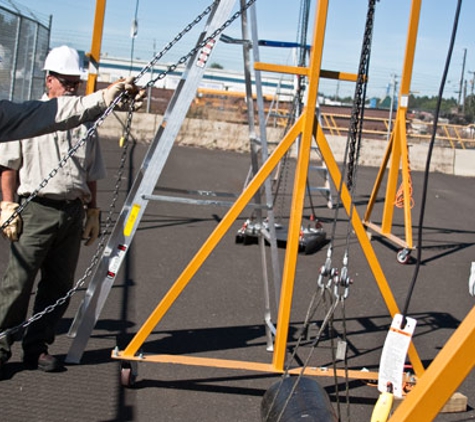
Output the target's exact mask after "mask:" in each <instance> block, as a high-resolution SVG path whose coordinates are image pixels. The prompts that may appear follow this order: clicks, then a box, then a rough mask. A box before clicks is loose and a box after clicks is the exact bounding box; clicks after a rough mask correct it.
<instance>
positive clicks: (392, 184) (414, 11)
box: [364, 0, 422, 250]
mask: <svg viewBox="0 0 475 422" xmlns="http://www.w3.org/2000/svg"><path fill="white" fill-rule="evenodd" d="M421 2H422V0H414V1H413V2H412V6H411V14H410V19H409V29H408V35H407V42H406V53H405V60H404V65H403V73H402V77H401V87H400V92H399V101H398V109H397V114H396V121H395V124H394V129H393V131H392V133H391V138H390V140H389V143H388V146H387V148H386V152H385V154H384V158H383V162H382V164H381V167H380V169H379V173H378V176H377V177H376V182H375V185H374V188H373V191H372V193H371V197H370V199H369V202H368V206H367V209H366V213H365V216H364V224H365V225H366V226H367V227H368V228H370V229H371V230H373V231H375V232H377V233H378V234H380V235H383V236H385V237H387V238H388V239H390V240H391V241H392V242H394V243H396V244H397V245H399V246H401V247H403V248H406V249H408V250H411V249H413V241H412V216H411V202H412V197H411V175H410V166H409V151H408V145H407V136H406V135H407V132H406V125H407V121H406V115H407V106H408V101H409V94H410V84H411V77H412V68H413V63H414V54H415V50H416V39H417V30H418V26H419V16H420V9H421ZM390 159H391V161H390V165H389V172H388V178H387V185H386V195H385V197H384V198H385V200H384V208H383V216H382V223H381V226H378V225H377V224H375V223H373V222H371V213H372V211H373V206H374V203H375V201H376V198H377V195H378V192H379V188H380V187H381V183H382V180H383V177H384V175H385V173H386V170H387V166H388V162H389V160H390ZM400 170H401V178H402V193H403V195H402V204H403V209H404V230H405V240H403V239H401V238H399V237H397V236H395V235H393V234H392V232H391V230H392V222H393V216H394V207H395V201H396V189H397V183H398V179H399V171H400Z"/></svg>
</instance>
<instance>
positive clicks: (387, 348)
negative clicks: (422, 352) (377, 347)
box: [378, 314, 417, 397]
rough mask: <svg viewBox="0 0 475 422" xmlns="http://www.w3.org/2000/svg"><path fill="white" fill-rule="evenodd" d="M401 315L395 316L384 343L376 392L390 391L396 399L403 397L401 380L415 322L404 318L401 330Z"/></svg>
mask: <svg viewBox="0 0 475 422" xmlns="http://www.w3.org/2000/svg"><path fill="white" fill-rule="evenodd" d="M402 318H403V317H402V315H400V314H396V315H395V316H394V318H393V322H392V323H391V327H390V328H389V332H388V335H387V336H386V341H385V342H384V346H383V352H382V354H381V361H380V364H379V378H378V390H379V391H380V392H381V393H385V392H387V391H388V387H389V386H391V391H392V393H393V394H394V396H396V397H402V396H403V390H402V380H403V373H404V364H405V361H406V355H407V350H408V348H409V344H410V343H411V338H412V334H413V333H414V330H415V328H416V323H417V321H416V320H415V319H413V318H409V317H406V325H405V326H404V328H401V324H402Z"/></svg>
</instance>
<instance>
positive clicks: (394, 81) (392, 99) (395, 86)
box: [386, 73, 397, 142]
mask: <svg viewBox="0 0 475 422" xmlns="http://www.w3.org/2000/svg"><path fill="white" fill-rule="evenodd" d="M391 76H392V80H391V87H392V89H391V90H390V95H391V103H390V104H391V105H390V106H389V119H388V134H387V137H386V140H387V141H388V142H389V138H390V137H391V130H392V123H393V111H394V97H395V96H396V90H397V80H396V78H397V75H396V74H395V73H393V74H392V75H391Z"/></svg>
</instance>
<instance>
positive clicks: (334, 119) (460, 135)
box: [321, 113, 475, 149]
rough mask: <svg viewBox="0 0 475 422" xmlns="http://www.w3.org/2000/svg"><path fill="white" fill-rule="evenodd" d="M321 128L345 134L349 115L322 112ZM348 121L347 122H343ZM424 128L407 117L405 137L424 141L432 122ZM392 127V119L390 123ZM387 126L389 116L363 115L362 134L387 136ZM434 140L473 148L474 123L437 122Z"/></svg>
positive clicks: (474, 137) (454, 147)
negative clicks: (414, 124) (464, 124)
mask: <svg viewBox="0 0 475 422" xmlns="http://www.w3.org/2000/svg"><path fill="white" fill-rule="evenodd" d="M321 117H322V122H323V125H322V129H323V130H324V131H325V132H327V133H329V134H330V135H336V136H346V134H347V130H348V124H349V121H350V117H351V116H350V115H348V114H337V113H322V114H321ZM345 123H348V124H345ZM422 126H423V127H425V128H426V130H424V129H421V125H418V126H417V127H415V126H413V125H412V123H411V120H410V119H408V128H407V137H408V139H410V140H411V141H412V142H420V143H425V142H428V141H429V140H430V139H431V134H430V131H431V130H432V123H430V122H428V123H425V122H424V123H423V124H422ZM391 127H394V120H393V122H392V124H391ZM388 128H389V118H381V117H371V116H365V118H364V124H363V128H362V131H363V135H366V136H368V137H371V138H378V139H381V138H383V139H384V138H387V137H388ZM436 142H437V144H438V145H439V146H442V147H448V148H453V149H475V125H473V124H471V125H467V126H463V125H454V124H449V123H439V124H438V125H437V138H436Z"/></svg>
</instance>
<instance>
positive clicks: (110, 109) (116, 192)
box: [0, 0, 257, 339]
mask: <svg viewBox="0 0 475 422" xmlns="http://www.w3.org/2000/svg"><path fill="white" fill-rule="evenodd" d="M219 1H220V0H215V1H214V2H213V3H212V4H211V5H210V6H208V7H207V8H206V9H205V10H204V11H203V12H202V13H201V14H200V15H198V16H197V17H196V18H195V19H194V20H193V21H192V22H191V23H189V24H188V25H187V26H186V27H185V28H184V29H183V30H182V31H181V32H180V33H179V34H178V35H177V36H176V37H175V38H174V39H173V40H172V41H171V42H169V43H168V44H167V45H166V46H165V47H164V48H163V49H162V51H160V52H159V53H158V54H156V55H155V56H154V58H153V59H152V60H151V61H150V62H149V63H148V64H147V65H146V66H145V67H144V68H143V69H142V70H141V71H140V72H139V73H138V75H137V76H136V77H135V79H134V80H135V81H136V82H137V81H138V80H139V79H140V78H141V77H142V76H143V75H144V74H145V73H147V72H148V71H149V70H150V69H151V67H152V66H154V65H155V64H156V63H157V61H158V60H160V59H161V58H162V57H163V55H164V54H165V53H166V52H168V51H169V50H170V49H171V48H172V47H173V46H174V45H175V44H176V43H177V42H178V41H179V40H180V39H181V38H182V37H183V36H184V35H185V34H186V33H187V32H189V31H190V30H191V29H192V28H193V27H194V26H195V25H196V24H197V23H199V22H200V21H201V20H202V19H203V17H205V16H206V15H207V14H209V13H210V12H211V11H212V10H213V7H214V6H216V5H217V4H218V3H219ZM256 1H257V0H249V1H248V2H247V3H246V5H244V7H243V8H242V9H240V10H238V11H237V12H236V13H234V15H233V16H232V17H231V18H230V19H228V20H227V21H226V22H224V24H223V25H221V27H219V28H218V29H216V30H215V31H214V32H213V33H212V34H211V35H210V36H209V37H207V38H206V39H204V40H203V41H201V42H200V43H199V44H198V45H197V46H196V47H194V48H193V49H192V50H191V51H190V52H189V53H188V54H186V55H184V56H182V57H181V58H180V59H179V60H178V62H176V63H175V64H173V65H171V66H169V67H168V68H167V70H166V71H163V72H161V73H159V75H158V76H157V77H156V78H155V79H152V80H150V81H149V82H148V83H147V84H146V87H149V86H154V85H155V82H157V81H158V80H160V79H163V78H165V76H167V74H168V73H170V72H172V71H173V70H175V69H176V68H177V67H178V66H179V65H180V64H183V63H185V62H186V61H187V60H188V59H189V58H190V57H192V56H193V55H194V54H195V53H196V52H197V51H198V50H199V49H201V48H203V47H204V46H205V45H206V44H207V43H208V42H209V41H211V40H213V39H215V38H216V37H217V36H218V35H219V34H221V33H222V32H223V31H224V30H225V29H226V28H227V27H228V26H229V25H231V23H232V22H234V21H235V20H236V19H237V18H238V17H239V16H241V14H242V13H243V12H245V11H246V10H247V9H248V8H249V7H250V6H252V5H253V4H254V3H255V2H256ZM123 100H127V101H128V103H129V104H130V110H129V112H128V115H127V121H126V127H125V131H124V133H125V134H124V138H125V143H124V148H123V152H122V157H121V162H120V166H119V170H118V174H117V183H116V185H115V189H114V192H113V197H112V200H111V204H110V206H109V212H108V216H107V219H106V224H105V230H104V231H103V232H102V234H101V238H100V241H99V244H98V246H97V249H96V251H95V253H94V255H93V257H92V258H91V262H90V264H89V266H88V267H87V268H86V270H85V272H84V275H83V277H81V278H80V279H79V280H78V281H77V282H76V283H75V285H74V286H73V288H72V289H71V290H69V291H68V292H67V293H66V294H65V295H64V296H63V297H61V298H59V299H58V300H57V301H56V302H55V303H54V304H52V305H49V306H47V307H46V308H45V309H44V310H43V311H41V312H38V313H36V314H34V315H33V316H31V317H30V318H29V319H27V320H26V321H24V322H23V323H22V324H19V325H17V326H15V327H12V328H9V329H7V330H5V331H3V332H0V339H1V338H3V337H6V336H8V335H11V334H13V333H15V332H17V331H19V330H22V329H24V328H26V327H28V326H29V325H31V324H32V323H33V322H35V321H37V320H39V319H40V318H42V317H43V316H44V315H46V314H48V313H51V312H53V311H54V310H55V309H56V308H58V307H59V306H62V305H64V304H65V303H66V302H67V301H68V300H69V299H70V298H71V296H73V295H74V293H76V292H77V291H78V290H79V289H80V288H81V287H83V285H84V283H85V280H86V279H87V278H89V277H90V276H91V275H92V271H93V269H94V267H95V266H96V265H97V263H98V262H99V257H100V255H101V254H102V251H103V250H104V248H105V243H106V241H105V238H106V236H105V233H107V232H108V231H109V229H110V227H111V225H112V215H113V212H114V210H115V204H116V202H117V198H118V196H119V187H120V185H121V181H122V176H123V172H124V168H125V162H126V156H127V150H128V148H127V146H128V144H129V142H128V140H129V137H130V131H131V127H132V117H133V111H134V104H135V101H134V99H133V98H130V97H129V96H128V94H127V93H126V92H123V93H122V94H121V95H119V96H118V97H116V98H115V100H114V101H113V102H112V103H111V104H110V105H109V107H107V109H106V110H105V111H104V113H103V114H102V115H101V116H100V117H99V118H98V119H97V120H96V121H95V122H94V124H93V125H92V126H91V127H90V128H89V130H88V131H87V132H86V134H85V135H84V137H83V138H82V139H80V140H79V141H78V142H77V143H76V144H75V145H74V146H73V147H72V148H71V149H70V150H69V151H68V153H67V154H66V155H65V156H64V157H63V158H62V159H61V160H60V161H59V163H58V165H57V166H56V167H55V168H54V169H53V170H51V172H50V173H49V174H48V175H47V176H46V177H45V179H44V180H43V181H42V182H41V183H40V184H39V185H38V187H37V188H36V189H35V190H34V191H33V192H32V193H31V194H30V196H29V197H28V198H26V199H25V201H24V202H23V203H22V204H21V205H20V206H19V207H18V208H17V209H16V210H15V211H14V212H13V214H12V215H11V216H10V217H9V218H8V219H7V220H6V221H5V222H4V223H3V224H2V226H1V230H2V232H3V230H4V228H6V227H7V226H8V225H9V224H10V223H11V222H12V221H13V220H14V219H15V218H16V217H17V216H19V215H21V213H22V211H23V210H24V208H25V207H26V206H27V205H28V204H29V203H30V202H31V201H32V200H33V199H34V198H35V197H36V196H37V195H38V193H39V191H40V190H41V189H43V188H44V187H45V186H46V185H47V184H48V183H49V181H50V180H51V179H52V178H53V177H55V176H56V175H57V173H58V172H59V170H60V169H62V168H63V167H64V166H65V164H66V162H67V161H68V160H69V159H70V158H71V157H72V156H73V155H74V154H75V153H76V151H77V150H78V149H79V148H81V147H82V146H83V145H84V144H85V143H86V142H87V140H88V139H89V138H91V137H92V136H93V135H94V134H96V133H97V129H98V128H99V126H100V125H102V123H103V122H104V121H105V119H106V118H107V117H108V116H109V115H110V114H111V113H112V112H113V110H114V108H115V107H116V105H117V104H118V103H120V102H121V101H123Z"/></svg>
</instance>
